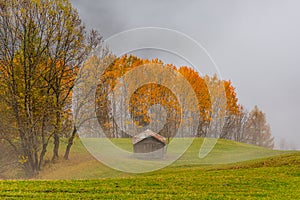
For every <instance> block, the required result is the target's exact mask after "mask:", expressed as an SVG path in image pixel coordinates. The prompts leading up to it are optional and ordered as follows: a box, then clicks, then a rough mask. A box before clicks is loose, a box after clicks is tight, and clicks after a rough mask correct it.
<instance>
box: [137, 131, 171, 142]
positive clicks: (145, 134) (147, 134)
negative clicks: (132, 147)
mask: <svg viewBox="0 0 300 200" xmlns="http://www.w3.org/2000/svg"><path fill="white" fill-rule="evenodd" d="M150 137H153V138H155V139H157V140H158V141H160V142H162V143H164V144H166V138H165V137H163V136H161V135H159V134H157V133H154V132H153V131H151V130H149V129H147V130H146V131H144V132H142V133H140V134H138V135H136V136H134V137H133V138H132V143H133V144H137V143H139V142H141V141H142V140H144V139H146V138H150Z"/></svg>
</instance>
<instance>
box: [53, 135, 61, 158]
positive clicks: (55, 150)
mask: <svg viewBox="0 0 300 200" xmlns="http://www.w3.org/2000/svg"><path fill="white" fill-rule="evenodd" d="M53 138H54V143H53V144H54V147H53V157H52V161H55V160H57V159H58V158H59V155H58V150H59V135H58V134H57V133H55V134H54V136H53Z"/></svg>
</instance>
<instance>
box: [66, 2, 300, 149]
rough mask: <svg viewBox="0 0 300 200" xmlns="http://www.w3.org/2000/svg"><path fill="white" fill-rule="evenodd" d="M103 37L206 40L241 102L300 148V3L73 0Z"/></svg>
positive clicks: (209, 50) (278, 137)
mask: <svg viewBox="0 0 300 200" xmlns="http://www.w3.org/2000/svg"><path fill="white" fill-rule="evenodd" d="M71 2H72V3H73V5H74V7H76V8H77V9H78V11H79V14H80V16H81V17H82V19H83V21H84V22H85V24H86V25H87V26H88V27H89V28H94V29H97V30H99V31H100V33H101V34H102V35H103V36H104V38H108V37H109V36H112V35H113V34H116V33H119V32H121V31H124V30H128V29H132V28H138V27H145V26H155V27H163V28H170V29H174V30H178V31H180V32H183V33H185V34H188V35H189V36H191V37H192V38H194V39H195V40H197V41H198V42H199V43H201V44H202V45H203V46H204V47H205V48H206V49H207V50H208V52H209V53H210V54H211V56H212V57H213V59H214V60H215V62H216V63H217V65H218V66H219V68H220V71H221V75H222V77H223V78H224V79H230V80H231V81H232V82H233V85H234V86H235V87H236V88H237V93H238V97H239V100H240V101H239V102H240V103H241V104H243V105H245V106H246V108H247V109H248V110H251V109H252V108H253V106H254V105H256V104H257V105H258V106H259V107H260V108H261V109H262V110H263V111H264V112H265V113H267V119H268V122H269V123H270V125H271V128H272V132H273V135H274V136H275V137H276V139H277V141H279V139H280V138H286V141H287V142H288V143H289V144H290V145H294V146H295V147H297V148H299V149H300V131H299V126H298V123H299V122H298V119H299V117H298V114H299V112H300V103H299V102H300V90H299V89H298V87H299V86H300V78H298V76H299V75H300V12H299V9H300V1H298V0H286V1H283V0H218V1H217V0H190V1H184V0H172V1H171V0H147V1H146V0H126V1H125V0H109V1H108V0H89V1H84V0H71Z"/></svg>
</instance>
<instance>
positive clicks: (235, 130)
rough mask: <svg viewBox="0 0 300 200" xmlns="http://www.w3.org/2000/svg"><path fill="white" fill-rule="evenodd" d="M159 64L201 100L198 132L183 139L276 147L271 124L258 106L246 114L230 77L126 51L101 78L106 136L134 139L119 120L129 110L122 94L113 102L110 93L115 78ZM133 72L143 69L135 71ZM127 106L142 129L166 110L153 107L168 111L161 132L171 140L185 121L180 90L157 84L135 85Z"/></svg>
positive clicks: (99, 90) (100, 106) (99, 104)
mask: <svg viewBox="0 0 300 200" xmlns="http://www.w3.org/2000/svg"><path fill="white" fill-rule="evenodd" d="M155 64H160V65H162V66H163V67H165V68H170V69H172V70H175V71H177V72H178V73H179V74H180V75H182V76H183V77H184V78H185V79H186V80H187V81H188V82H189V84H190V85H191V87H192V88H193V90H194V92H195V95H196V97H197V99H198V108H197V109H198V111H199V116H197V117H196V118H195V119H193V120H197V122H198V128H197V130H190V131H188V130H187V131H186V132H184V133H183V135H179V137H187V136H197V137H218V138H223V139H230V140H235V141H238V142H244V143H249V144H253V145H258V146H262V147H265V148H270V149H272V148H273V147H274V139H273V137H272V135H271V129H270V126H269V124H268V123H267V121H266V115H265V113H263V112H262V111H261V110H260V109H259V108H258V107H257V106H255V107H254V108H253V110H252V111H251V112H248V111H247V110H245V109H244V107H243V106H242V105H240V104H238V98H237V95H236V92H235V88H234V87H233V85H232V83H231V81H227V80H219V79H218V77H217V76H216V75H215V76H212V77H209V76H204V77H201V76H200V75H199V73H198V72H197V71H195V70H194V69H192V68H190V67H187V66H181V67H179V68H177V67H176V66H174V65H172V64H164V63H163V62H162V61H161V60H159V59H153V60H148V59H141V58H138V57H137V56H134V55H124V56H122V57H120V58H115V59H114V61H113V62H112V63H111V64H110V66H109V67H108V68H107V69H106V70H105V72H104V73H103V75H102V76H101V78H100V83H99V85H98V88H97V95H96V96H97V100H96V101H97V102H96V104H97V108H96V111H97V116H98V121H99V123H100V125H101V126H102V128H103V130H104V132H105V134H106V136H108V137H112V138H118V137H130V135H127V133H126V132H124V131H123V130H122V128H120V127H119V126H118V124H117V123H116V121H115V116H116V115H120V114H121V115H122V113H125V112H124V111H123V110H122V109H123V108H122V107H121V106H122V105H123V103H124V102H125V100H124V99H122V98H120V99H119V101H120V102H115V101H113V100H112V99H113V96H112V95H116V94H115V93H113V92H112V91H114V90H115V86H116V84H117V82H118V81H120V79H122V77H123V76H124V75H126V73H127V72H129V71H130V70H133V69H136V68H139V67H142V66H145V65H155ZM135 73H144V72H143V71H142V70H141V71H140V72H139V70H136V72H135ZM159 74H160V72H159V71H158V72H157V74H155V75H154V76H159V79H161V80H162V81H163V79H168V77H160V75H159ZM139 77H140V76H139V75H138V74H137V75H136V78H137V79H138V78H139ZM131 81H134V80H131ZM136 83H138V82H136ZM220 86H222V87H220ZM222 89H223V90H224V96H225V101H226V102H225V107H226V108H225V109H224V110H223V111H222V110H218V111H217V112H224V113H223V121H222V122H221V120H220V122H219V121H216V122H214V123H215V124H212V117H213V114H214V111H213V104H214V103H215V102H216V101H217V100H215V99H217V98H220V96H221V93H222ZM127 90H128V88H126V87H124V88H122V89H121V91H120V92H121V93H119V94H118V95H121V96H123V94H125V93H126V92H127ZM183 90H184V88H183ZM212 93H215V95H212ZM212 97H213V98H215V99H213V98H212ZM129 104H130V106H129V110H130V117H131V118H132V119H133V122H131V123H135V124H136V125H138V126H141V127H143V126H147V125H149V123H150V122H151V114H152V115H153V114H156V115H157V113H159V112H160V111H163V110H158V111H156V113H151V111H150V109H151V106H154V105H161V106H162V107H163V109H164V110H165V111H166V116H160V118H158V120H159V121H160V120H162V118H167V119H166V123H165V125H164V127H163V128H162V129H161V130H160V132H159V134H161V135H163V136H165V137H167V138H170V137H173V136H174V135H175V134H176V131H177V128H178V126H179V123H180V119H181V109H180V105H179V102H178V99H177V98H176V94H173V93H172V91H171V90H170V89H168V88H166V87H164V86H163V85H161V84H158V83H149V84H146V85H143V86H141V87H139V88H137V89H136V90H135V92H134V93H133V94H132V96H131V98H130V101H129ZM121 117H122V116H121ZM125 118H126V116H123V119H125ZM129 125H130V124H129ZM153 128H155V127H153ZM211 128H213V129H214V130H210V129H211ZM216 132H218V134H217V135H215V134H214V133H216ZM177 136H178V135H177Z"/></svg>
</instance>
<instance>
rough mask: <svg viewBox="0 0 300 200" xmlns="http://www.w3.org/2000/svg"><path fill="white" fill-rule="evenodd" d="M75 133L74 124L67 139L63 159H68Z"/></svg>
mask: <svg viewBox="0 0 300 200" xmlns="http://www.w3.org/2000/svg"><path fill="white" fill-rule="evenodd" d="M76 133H77V129H76V127H75V126H74V128H73V131H72V135H71V137H70V138H69V140H68V145H67V148H66V152H65V155H64V159H65V160H69V155H70V151H71V147H72V145H73V143H74V139H75V136H76Z"/></svg>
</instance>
